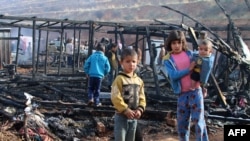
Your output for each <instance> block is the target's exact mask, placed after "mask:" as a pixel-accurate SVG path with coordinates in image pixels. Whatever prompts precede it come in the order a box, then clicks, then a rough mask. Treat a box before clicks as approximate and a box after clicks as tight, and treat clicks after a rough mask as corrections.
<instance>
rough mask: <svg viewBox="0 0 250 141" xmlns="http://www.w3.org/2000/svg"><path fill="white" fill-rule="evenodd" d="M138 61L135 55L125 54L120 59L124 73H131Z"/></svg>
mask: <svg viewBox="0 0 250 141" xmlns="http://www.w3.org/2000/svg"><path fill="white" fill-rule="evenodd" d="M137 62H138V57H137V55H134V56H126V57H125V58H124V59H123V60H122V61H121V65H122V68H123V70H124V72H125V73H133V72H134V71H135V69H136V66H137Z"/></svg>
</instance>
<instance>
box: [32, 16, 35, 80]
mask: <svg viewBox="0 0 250 141" xmlns="http://www.w3.org/2000/svg"><path fill="white" fill-rule="evenodd" d="M35 48H36V20H34V19H33V28H32V66H33V67H32V68H33V70H32V79H35Z"/></svg>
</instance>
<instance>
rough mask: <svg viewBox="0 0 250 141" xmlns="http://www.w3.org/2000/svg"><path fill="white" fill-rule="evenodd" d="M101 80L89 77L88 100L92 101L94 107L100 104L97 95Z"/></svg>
mask: <svg viewBox="0 0 250 141" xmlns="http://www.w3.org/2000/svg"><path fill="white" fill-rule="evenodd" d="M101 83H102V79H101V78H98V77H89V82H88V99H89V100H94V103H95V105H98V104H99V103H100V99H99V95H100V91H101Z"/></svg>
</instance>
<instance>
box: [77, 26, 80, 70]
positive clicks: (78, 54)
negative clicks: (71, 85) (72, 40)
mask: <svg viewBox="0 0 250 141" xmlns="http://www.w3.org/2000/svg"><path fill="white" fill-rule="evenodd" d="M78 31H79V34H78V50H77V68H78V69H79V67H80V46H81V40H80V39H81V29H79V30H78Z"/></svg>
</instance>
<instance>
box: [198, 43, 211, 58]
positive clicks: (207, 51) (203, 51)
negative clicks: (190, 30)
mask: <svg viewBox="0 0 250 141" xmlns="http://www.w3.org/2000/svg"><path fill="white" fill-rule="evenodd" d="M211 52H212V49H211V48H209V47H207V46H206V45H201V46H199V55H200V56H201V57H206V56H209V55H210V53H211Z"/></svg>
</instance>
